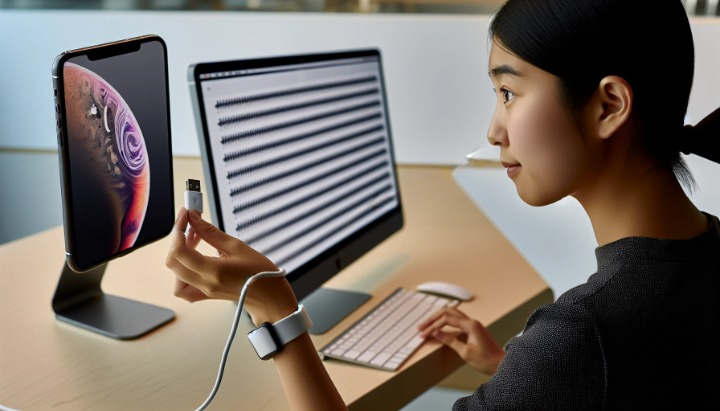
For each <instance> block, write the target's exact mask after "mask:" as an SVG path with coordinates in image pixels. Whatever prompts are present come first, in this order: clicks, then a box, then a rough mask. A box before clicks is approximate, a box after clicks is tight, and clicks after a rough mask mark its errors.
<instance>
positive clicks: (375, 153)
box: [231, 147, 387, 195]
mask: <svg viewBox="0 0 720 411" xmlns="http://www.w3.org/2000/svg"><path fill="white" fill-rule="evenodd" d="M386 153H387V149H385V147H382V148H379V149H377V150H375V151H373V152H371V153H370V154H368V155H366V156H365V157H363V158H362V159H360V160H358V161H357V162H358V163H359V162H364V161H367V160H369V159H373V158H376V157H380V156H384V155H386ZM351 154H354V153H353V152H351V151H348V152H345V153H342V154H340V155H337V156H327V157H325V158H323V159H320V160H316V161H313V162H311V163H309V164H304V165H302V166H300V167H296V168H294V169H291V170H286V171H283V172H281V173H278V174H275V175H272V176H268V177H266V178H263V179H260V180H257V181H254V182H252V183H250V184H246V185H245V186H243V187H240V188H237V189H234V190H233V191H232V192H231V194H233V195H236V194H238V193H240V192H243V191H249V190H252V189H255V188H258V187H262V186H264V185H266V184H269V183H272V182H275V181H278V180H282V179H284V178H287V177H290V176H292V175H295V174H297V173H304V172H307V171H309V170H312V169H313V168H316V167H319V166H321V165H323V164H326V163H329V162H331V161H334V160H339V159H342V157H347V156H349V155H351Z"/></svg>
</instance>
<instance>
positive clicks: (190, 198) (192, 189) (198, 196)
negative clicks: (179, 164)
mask: <svg viewBox="0 0 720 411" xmlns="http://www.w3.org/2000/svg"><path fill="white" fill-rule="evenodd" d="M185 190H186V191H185V208H187V209H188V210H195V211H197V212H198V213H202V212H203V198H202V192H200V180H193V179H191V178H188V179H187V180H185Z"/></svg>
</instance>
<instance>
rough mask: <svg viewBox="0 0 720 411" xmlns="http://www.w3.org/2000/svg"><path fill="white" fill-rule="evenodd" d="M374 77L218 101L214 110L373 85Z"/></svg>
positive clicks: (375, 80) (375, 79)
mask: <svg viewBox="0 0 720 411" xmlns="http://www.w3.org/2000/svg"><path fill="white" fill-rule="evenodd" d="M377 80H378V79H377V77H376V76H370V77H361V78H357V79H353V80H346V81H335V82H331V83H324V84H318V85H314V86H307V87H296V88H291V89H287V90H281V91H273V92H270V93H260V94H253V95H249V96H243V97H234V98H229V99H224V100H218V101H217V103H215V108H223V107H229V106H236V105H240V104H245V103H250V102H252V101H259V100H267V99H271V98H277V97H285V96H291V95H293V94H301V93H309V92H312V91H319V90H327V89H331V88H337V87H345V86H353V85H356V84H363V83H375V82H377Z"/></svg>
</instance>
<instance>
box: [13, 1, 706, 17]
mask: <svg viewBox="0 0 720 411" xmlns="http://www.w3.org/2000/svg"><path fill="white" fill-rule="evenodd" d="M500 3H502V0H0V8H18V9H95V10H97V9H104V10H216V11H246V12H247V11H277V12H288V11H292V12H330V13H455V14H465V13H488V12H491V11H492V10H493V9H494V8H495V7H496V6H497V5H499V4H500ZM683 3H684V4H685V8H686V10H687V11H688V14H690V15H695V16H719V15H720V8H719V7H718V3H719V0H685V1H683ZM651 11H652V2H648V13H650V12H651Z"/></svg>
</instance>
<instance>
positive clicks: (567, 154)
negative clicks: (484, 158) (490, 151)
mask: <svg viewBox="0 0 720 411" xmlns="http://www.w3.org/2000/svg"><path fill="white" fill-rule="evenodd" d="M489 74H490V79H491V80H492V83H493V86H494V89H495V92H496V94H497V103H496V108H495V113H494V114H493V118H492V122H491V123H490V128H489V130H488V140H489V141H490V143H491V144H493V145H497V146H499V147H500V152H501V155H500V158H501V161H502V163H503V166H505V167H506V168H507V173H508V176H509V177H510V178H511V179H512V180H513V182H514V183H515V187H516V189H517V192H518V194H519V195H520V197H521V198H522V199H523V201H525V202H526V203H528V204H530V205H533V206H542V205H547V204H551V203H553V202H555V201H558V200H560V199H561V198H563V197H565V196H567V195H570V194H573V193H574V192H576V191H577V190H579V189H580V188H581V185H582V184H585V183H586V182H588V181H589V177H590V171H591V170H592V169H593V165H594V164H597V161H598V154H597V153H599V150H598V148H597V143H596V142H595V140H596V139H587V138H585V137H584V133H583V130H582V128H583V126H582V122H578V121H576V120H575V119H573V117H572V115H571V113H570V112H569V111H568V109H567V108H566V106H564V105H563V104H562V100H561V98H560V93H559V87H558V85H559V83H558V81H557V77H555V76H554V75H552V74H550V73H548V72H546V71H543V70H541V69H539V68H537V67H535V66H533V65H531V64H529V63H527V62H525V61H523V60H520V59H519V58H517V57H515V56H513V55H512V54H510V53H508V52H507V51H505V50H504V49H503V48H502V47H501V46H499V45H498V44H497V43H495V42H493V45H492V48H491V51H490V60H489Z"/></svg>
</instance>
